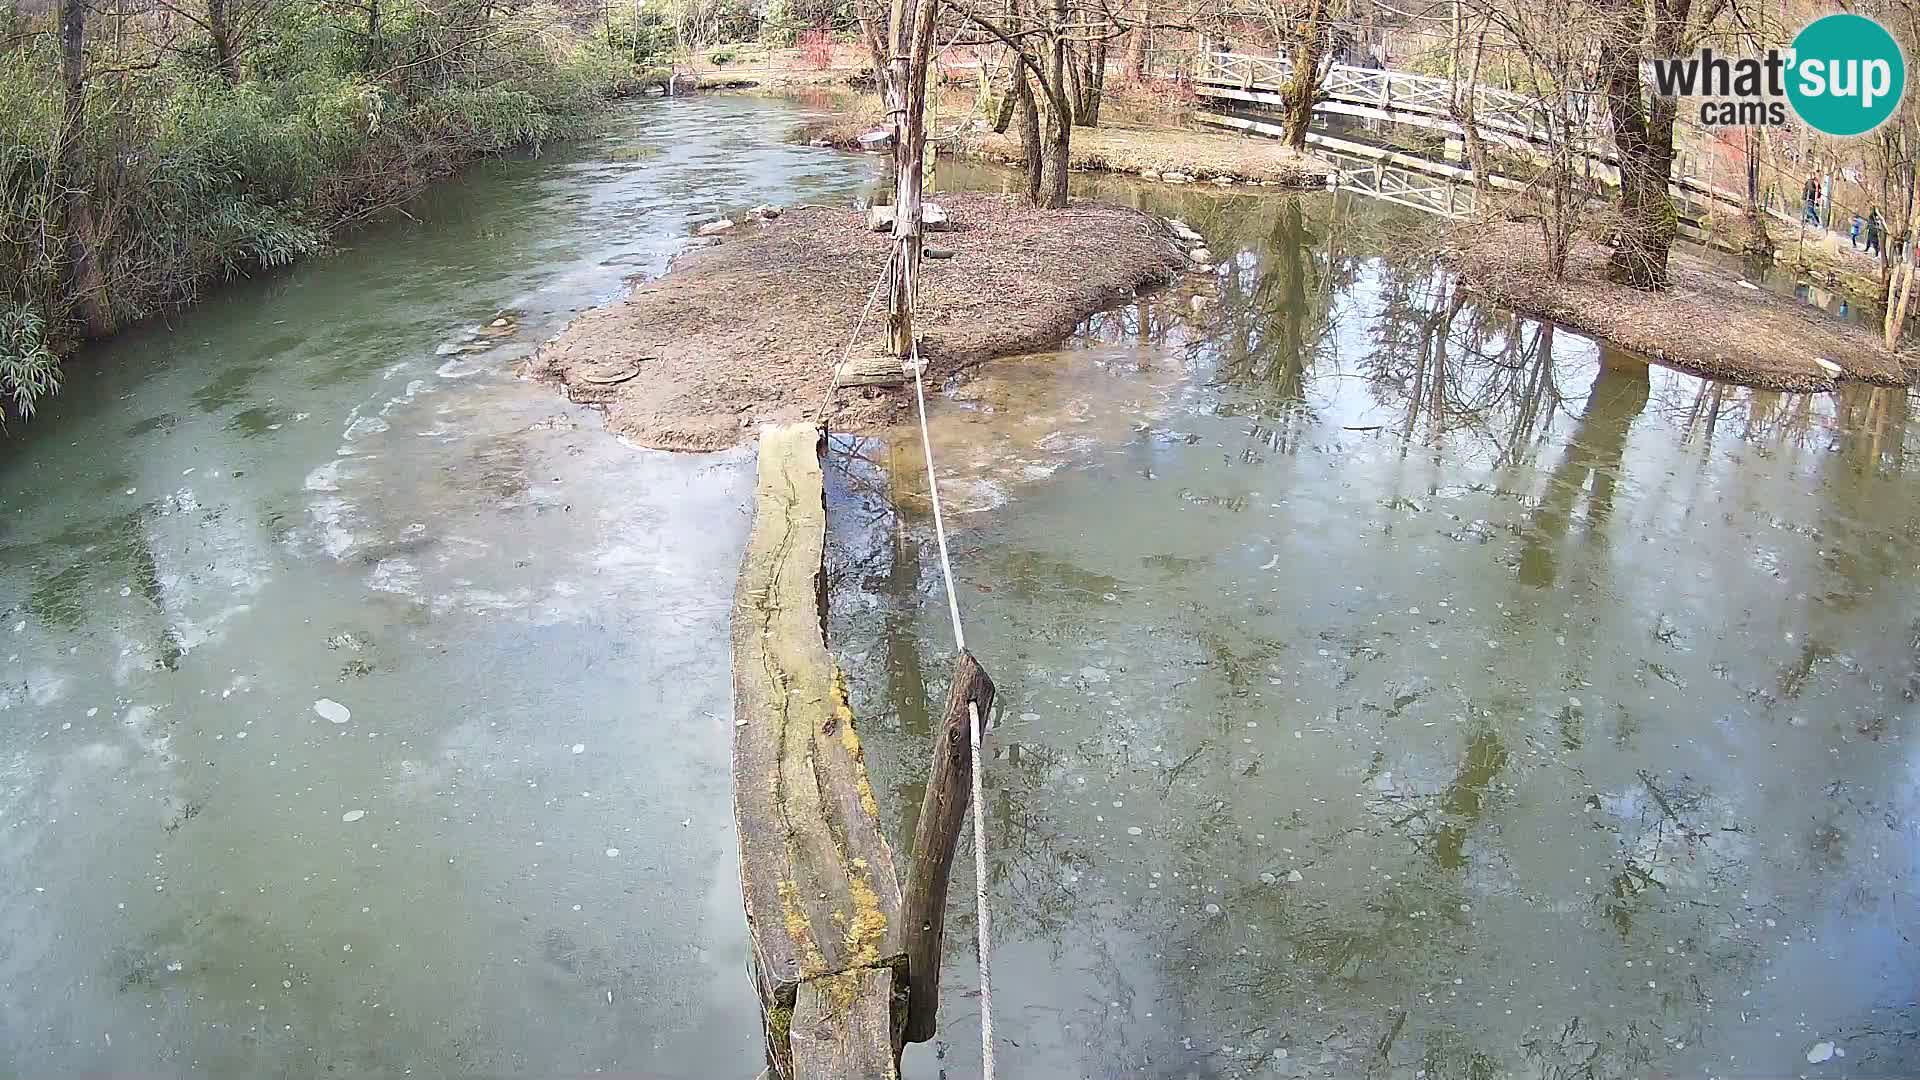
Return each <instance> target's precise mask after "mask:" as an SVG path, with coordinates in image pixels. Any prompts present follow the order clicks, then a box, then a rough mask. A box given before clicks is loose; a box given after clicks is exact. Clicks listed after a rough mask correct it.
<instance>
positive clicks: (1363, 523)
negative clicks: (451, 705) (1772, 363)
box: [832, 182, 1920, 1080]
mask: <svg viewBox="0 0 1920 1080" xmlns="http://www.w3.org/2000/svg"><path fill="white" fill-rule="evenodd" d="M1090 187H1092V188H1094V189H1095V190H1096V191H1097V192H1098V193H1100V194H1103V195H1105V196H1106V197H1109V198H1116V199H1121V200H1127V201H1133V202H1136V203H1139V204H1142V205H1145V206H1147V207H1149V208H1150V209H1155V210H1158V211H1160V212H1162V213H1175V214H1179V215H1181V216H1182V217H1183V218H1184V219H1185V220H1186V221H1188V222H1189V223H1190V224H1192V225H1193V226H1194V227H1196V228H1197V229H1199V231H1200V232H1201V233H1203V234H1204V235H1205V236H1206V237H1207V240H1208V245H1209V247H1210V248H1211V250H1212V251H1213V253H1214V255H1215V257H1216V258H1219V259H1221V260H1223V262H1224V264H1225V268H1224V269H1223V270H1222V271H1221V272H1220V274H1219V275H1218V282H1217V285H1207V286H1199V285H1195V284H1194V283H1191V282H1189V283H1188V284H1186V285H1184V286H1182V287H1180V288H1177V289H1175V290H1172V291H1170V292H1169V293H1165V294H1161V295H1159V296H1154V297H1149V298H1146V299H1143V300H1142V301H1141V302H1139V303H1137V304H1135V305H1132V306H1130V307H1127V308H1123V309H1121V310H1119V311H1116V312H1112V313H1109V314H1108V315H1106V316H1103V317H1101V318H1098V319H1096V320H1094V321H1093V322H1092V323H1091V324H1089V325H1088V326H1087V327H1086V328H1085V329H1084V330H1083V331H1082V333H1081V334H1080V335H1079V336H1078V337H1077V338H1076V340H1075V341H1073V342H1072V343H1070V345H1069V346H1068V347H1067V348H1064V349H1062V350H1061V351H1060V352H1058V353H1056V354H1049V355H1045V356H1039V357H1032V358H1025V359H1017V360H1009V361H1005V362H997V363H995V364H992V365H989V366H987V367H985V368H983V369H981V370H980V371H979V372H978V374H977V375H976V376H975V377H973V378H971V379H969V380H967V381H964V382H961V383H959V384H958V385H956V386H954V387H953V388H951V390H950V392H949V395H948V398H949V400H948V401H947V402H945V403H944V405H943V407H941V408H939V409H937V410H936V412H935V416H934V422H933V428H932V435H931V437H932V441H933V444H934V446H935V448H936V449H935V453H936V457H937V459H938V460H939V461H940V462H941V466H942V470H943V482H942V490H943V495H944V497H945V499H946V500H947V502H948V505H949V507H950V509H952V510H955V511H957V512H955V513H952V514H951V516H950V518H949V529H950V532H951V544H952V548H953V551H954V570H955V574H956V586H957V591H958V594H959V599H960V604H961V607H962V610H963V613H964V617H965V621H966V632H967V641H968V644H969V646H970V647H971V648H972V649H973V650H974V651H975V653H976V654H977V655H978V656H980V657H981V659H982V660H983V662H984V663H985V664H986V665H987V667H988V669H989V670H990V671H991V672H992V673H993V675H994V676H995V677H996V678H997V680H998V683H999V688H1000V698H999V710H1000V713H1001V716H1000V719H999V722H998V726H997V728H996V731H995V733H994V734H993V735H992V736H991V737H990V740H989V742H990V745H991V751H992V753H991V758H990V760H989V761H988V763H987V765H986V787H987V796H986V799H987V805H988V813H989V818H988V822H989V824H988V835H989V841H990V855H989V862H990V878H991V895H992V898H993V905H994V921H993V926H994V930H995V936H996V949H995V974H996V983H995V1021H996V1024H997V1025H998V1030H999V1033H1000V1035H1001V1037H1002V1039H1003V1045H1002V1047H1001V1050H1000V1055H999V1056H1000V1061H1001V1064H1002V1068H1003V1070H1009V1071H1010V1074H1014V1075H1022V1076H1086V1077H1113V1076H1144V1077H1300V1076H1331V1077H1346V1076H1391V1077H1406V1078H1427V1077H1433V1078H1441V1077H1444V1078H1455V1077H1457V1078H1471V1080H1482V1078H1485V1080H1491V1078H1493V1077H1497V1076H1506V1075H1512V1076H1527V1077H1545V1078H1571V1077H1642V1076H1653V1075H1663V1076H1664V1075H1673V1076H1706V1077H1716V1076H1719V1077H1734V1076H1744V1077H1780V1076H1798V1075H1819V1076H1842V1075H1846V1076H1912V1075H1915V1074H1916V1073H1920V1005H1916V1000H1915V999H1916V986H1917V985H1920V949H1917V948H1916V944H1915V942H1914V939H1913V927H1914V926H1915V925H1916V924H1920V901H1916V898H1915V894H1914V890H1913V882H1914V875H1915V871H1916V858H1917V857H1920V843H1916V838H1917V836H1920V813H1917V812H1920V800H1917V799H1916V795H1917V794H1920V772H1917V770H1916V765H1917V764H1920V760H1917V759H1916V754H1915V750H1914V746H1913V732H1914V727H1913V719H1914V715H1915V704H1914V698H1915V694H1916V692H1920V617H1916V614H1915V612H1916V610H1920V604H1917V603H1916V601H1920V588H1917V586H1920V566H1916V561H1920V560H1917V559H1916V554H1917V553H1920V546H1917V545H1916V540H1920V509H1916V508H1917V507H1920V454H1916V453H1915V450H1914V448H1913V446H1912V444H1911V442H1910V441H1909V439H1908V437H1907V436H1908V430H1909V426H1910V420H1909V416H1910V404H1909V399H1908V397H1907V395H1906V394H1905V393H1903V392H1898V391H1888V390H1881V391H1873V390H1863V389H1853V388H1849V389H1848V390H1846V391H1844V392H1842V393H1840V394H1838V395H1819V396H1785V395H1779V394H1768V393H1762V392H1755V391H1748V390H1744V389H1739V388H1732V387H1725V386H1720V385H1717V384H1713V383H1708V382H1705V381H1703V380H1700V379H1696V378H1693V377H1691V376H1687V375H1683V374H1680V373H1677V372H1673V371H1670V370H1666V369H1662V368H1657V367H1654V368H1649V366H1648V365H1646V364H1645V363H1642V362H1640V361H1638V360H1635V359H1633V358H1632V357H1629V356H1624V355H1620V354H1617V353H1615V352H1613V351H1611V350H1608V349H1602V348H1599V347H1597V346H1596V345H1595V343H1593V342H1592V341H1591V340H1588V339H1584V338H1581V337H1579V336H1577V335H1574V334H1571V333H1568V332H1566V331H1565V330H1564V329H1556V328H1554V327H1552V326H1546V325H1542V324H1540V323H1537V322H1534V321H1531V320H1526V319H1516V318H1513V317H1511V316H1509V315H1506V314H1503V313H1501V312H1498V311H1494V310H1489V309H1483V308H1478V307H1476V306H1475V305H1473V304H1471V303H1469V302H1467V300H1466V298H1465V297H1464V296H1462V295H1460V294H1459V293H1458V292H1457V290H1456V288H1455V285H1454V283H1453V281H1452V280H1451V278H1450V277H1449V276H1448V275H1446V274H1445V273H1444V272H1442V271H1440V270H1438V269H1437V268H1436V267H1435V266H1434V265H1433V264H1432V262H1431V261H1430V260H1428V259H1426V258H1425V257H1423V256H1421V255H1419V254H1417V251H1418V248H1419V246H1420V245H1419V244H1418V243H1417V242H1415V241H1416V240H1417V238H1418V236H1419V234H1420V233H1422V232H1423V231H1424V223H1423V222H1421V220H1420V219H1419V218H1417V217H1411V216H1409V215H1405V214H1401V213H1398V212H1396V211H1394V210H1392V209H1391V208H1382V207H1380V206H1378V205H1377V204H1375V205H1369V204H1365V203H1358V202H1354V201H1352V199H1351V198H1350V197H1349V196H1344V195H1343V196H1333V195H1317V196H1311V197H1300V198H1293V197H1285V196H1256V197H1245V196H1236V195H1230V194H1223V193H1219V192H1215V191H1211V190H1196V189H1192V188H1188V189H1168V188H1165V187H1159V186H1150V187H1147V186H1139V185H1132V184H1123V183H1113V182H1105V183H1101V184H1097V185H1090ZM1196 295H1197V296H1199V297H1200V298H1201V299H1200V301H1199V303H1200V304H1201V305H1203V306H1202V307H1201V309H1200V310H1198V311H1196V310H1195V301H1194V299H1193V297H1194V296H1196ZM838 453H839V462H840V464H841V465H842V466H843V467H841V468H837V469H835V470H834V471H833V474H834V476H835V477H836V478H837V485H836V489H835V491H834V495H833V497H834V498H835V499H836V500H837V506H838V508H839V509H838V512H837V513H836V514H835V515H834V517H833V521H834V527H835V529H836V530H837V535H836V545H835V549H836V558H835V568H836V575H835V577H834V580H833V591H832V595H833V597H834V603H835V611H834V620H833V628H832V629H833V635H832V636H833V637H834V639H835V642H836V648H837V651H838V652H839V653H840V654H841V655H842V657H843V661H844V662H845V663H846V664H847V666H848V668H849V670H850V672H851V673H852V681H853V685H854V686H855V687H856V688H858V689H859V690H860V692H861V693H860V700H858V701H857V702H856V709H855V711H856V713H857V714H858V715H860V716H862V717H863V719H864V721H865V723H866V724H867V729H868V735H867V739H866V745H867V748H868V753H869V756H870V760H871V761H872V762H873V763H874V765H873V767H874V769H875V771H876V774H877V776H878V777H880V778H883V779H885V780H886V788H887V790H888V791H889V793H890V797H888V798H884V799H882V800H881V804H882V805H883V806H884V807H885V808H886V810H887V812H888V813H889V814H890V815H892V817H893V821H892V825H893V828H894V830H895V832H894V835H895V836H896V837H897V838H898V839H897V840H896V843H899V844H904V843H905V840H906V838H907V837H909V836H910V835H911V833H910V827H911V822H912V818H913V816H914V815H915V814H916V813H917V810H918V807H919V803H920V794H921V790H922V789H921V786H920V785H921V783H922V782H923V780H924V775H925V769H926V765H925V759H926V753H927V751H926V747H927V745H928V740H929V738H930V734H931V729H930V720H929V716H928V710H929V709H930V708H934V709H937V707H938V703H939V701H940V696H939V695H940V694H941V693H943V691H944V686H945V679H946V672H947V670H948V668H949V664H950V663H951V657H952V655H953V633H952V630H951V629H950V626H949V621H948V615H947V609H946V601H945V593H944V590H943V588H942V587H941V584H940V581H939V572H938V564H937V562H936V561H935V558H934V554H933V552H932V550H931V546H930V542H929V528H930V523H929V520H928V515H927V503H926V500H925V498H924V492H925V487H926V484H925V480H924V474H923V466H922V464H921V461H920V455H919V448H918V445H917V432H902V433H899V434H897V435H895V436H893V437H891V438H887V439H871V438H869V439H857V440H842V442H841V443H840V444H839V446H838ZM963 863H964V860H963ZM969 869H970V867H969V866H966V865H963V867H962V871H961V880H960V881H959V882H958V883H956V886H955V891H956V895H957V896H958V897H961V898H965V897H967V896H970V895H971V885H970V882H971V877H972V875H971V873H969V872H967V871H968V870H969ZM970 906H971V905H969V904H966V903H965V902H964V899H963V900H962V902H961V903H960V904H959V909H958V910H956V911H955V913H954V916H953V921H952V922H950V923H949V927H950V933H951V934H952V935H953V937H952V939H950V941H949V948H948V967H947V970H948V975H947V976H946V977H947V979H948V981H949V990H948V992H947V996H946V998H945V1002H946V1010H947V1011H946V1014H945V1015H944V1016H943V1027H942V1043H941V1044H940V1045H938V1046H936V1047H935V1048H933V1052H931V1053H929V1052H927V1051H925V1050H922V1049H919V1048H916V1049H915V1050H913V1051H911V1052H910V1054H909V1058H908V1064H909V1074H910V1075H914V1074H917V1075H924V1076H933V1075H947V1076H955V1077H963V1076H971V1075H977V1069H978V1054H979V1051H978V1042H977V1038H978V1035H977V1030H978V1029H977V1024H978V1008H979V1006H978V1000H977V998H976V997H974V996H973V988H974V986H975V985H976V983H975V976H974V961H973V956H974V952H973V944H972V937H971V935H972V933H973V930H974V919H973V917H972V912H971V911H970V910H967V909H969V908H970Z"/></svg>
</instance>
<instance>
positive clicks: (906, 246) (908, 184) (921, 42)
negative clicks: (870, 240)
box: [887, 0, 940, 360]
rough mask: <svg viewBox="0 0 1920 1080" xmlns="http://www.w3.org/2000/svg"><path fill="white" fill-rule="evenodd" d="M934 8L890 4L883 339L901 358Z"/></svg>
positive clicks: (910, 301) (913, 264) (912, 271)
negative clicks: (888, 226)
mask: <svg viewBox="0 0 1920 1080" xmlns="http://www.w3.org/2000/svg"><path fill="white" fill-rule="evenodd" d="M939 6H940V0H918V2H917V3H912V4H909V3H907V2H906V0H894V5H893V34H892V39H893V57H892V59H891V61H890V62H889V64H888V75H887V84H888V85H887V109H888V111H889V112H892V113H893V171H894V177H893V286H892V288H891V289H889V290H888V294H887V338H888V342H889V344H890V345H891V346H892V351H893V355H894V356H896V357H899V358H900V359H902V360H905V359H906V358H907V357H908V355H909V354H911V353H912V351H913V305H914V298H915V295H916V293H917V292H918V291H919V287H920V247H921V235H920V216H921V214H920V194H921V185H922V184H923V183H924V180H923V178H922V173H921V169H922V168H923V161H924V160H925V157H926V149H927V123H926V112H927V61H928V59H929V57H930V56H931V54H932V47H933V22H934V16H935V14H936V13H937V11H938V8H939ZM909 20H911V25H909Z"/></svg>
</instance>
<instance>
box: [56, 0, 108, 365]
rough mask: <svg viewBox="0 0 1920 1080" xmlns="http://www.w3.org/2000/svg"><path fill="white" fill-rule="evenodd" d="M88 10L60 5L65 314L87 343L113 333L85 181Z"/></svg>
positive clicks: (68, 1)
mask: <svg viewBox="0 0 1920 1080" xmlns="http://www.w3.org/2000/svg"><path fill="white" fill-rule="evenodd" d="M87 4H88V0H61V2H60V89H61V125H60V126H61V130H60V153H59V158H58V168H59V172H60V189H61V190H62V191H63V192H64V193H65V194H64V198H63V203H64V207H63V208H64V210H65V214H64V218H63V220H62V223H61V230H62V231H61V239H62V244H61V247H62V255H63V257H64V260H63V261H64V266H63V267H62V270H63V274H62V275H61V276H60V279H59V280H60V281H61V284H62V286H63V289H64V292H65V297H64V299H65V304H64V307H65V309H66V312H67V313H68V314H70V315H71V316H72V317H74V318H77V319H79V320H80V323H81V325H82V326H83V327H84V328H85V330H86V333H87V335H88V336H90V337H100V336H104V335H106V334H109V333H111V332H112V331H113V318H112V314H111V311H110V309H109V306H108V304H107V283H106V278H105V276H104V275H102V273H101V272H100V262H99V257H98V253H97V252H95V251H94V233H95V231H96V230H95V228H94V217H93V205H92V202H91V201H90V200H91V196H92V190H91V189H92V187H93V181H94V177H92V176H89V175H87V156H86V146H85V143H84V142H83V137H84V134H85V131H86V121H87Z"/></svg>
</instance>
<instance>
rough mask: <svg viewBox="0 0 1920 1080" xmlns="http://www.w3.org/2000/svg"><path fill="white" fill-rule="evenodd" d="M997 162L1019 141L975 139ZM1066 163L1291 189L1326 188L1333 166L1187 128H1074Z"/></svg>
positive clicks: (1263, 142)
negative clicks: (1175, 174)
mask: <svg viewBox="0 0 1920 1080" xmlns="http://www.w3.org/2000/svg"><path fill="white" fill-rule="evenodd" d="M977 149H978V152H979V153H980V154H982V155H983V156H985V157H988V158H991V159H993V160H996V161H1019V160H1021V155H1020V140H1019V138H1018V137H1017V136H1013V135H994V134H991V133H989V134H988V135H986V136H985V137H983V138H981V139H980V140H979V142H978V144H977ZM1068 165H1069V167H1071V168H1073V169H1077V170H1090V171H1099V172H1122V173H1143V172H1145V173H1154V174H1160V175H1164V174H1167V173H1177V174H1180V175H1182V176H1185V177H1189V178H1191V179H1194V180H1214V179H1227V180H1234V181H1239V182H1242V183H1254V184H1271V185H1276V186H1280V187H1289V188H1323V187H1325V186H1327V178H1328V177H1329V176H1330V175H1331V174H1332V172H1333V170H1332V169H1331V168H1329V167H1328V166H1327V164H1326V163H1325V162H1322V161H1320V160H1319V159H1318V158H1314V157H1310V156H1308V155H1306V154H1301V153H1297V152H1295V151H1293V150H1292V149H1290V148H1288V147H1287V146H1286V145H1285V144H1283V143H1279V142H1276V141H1274V140H1272V139H1266V138H1259V137H1254V136H1243V135H1221V134H1217V133H1214V132H1210V131H1190V130H1187V129H1184V128H1168V129H1155V130H1148V129H1143V128H1111V127H1099V128H1075V129H1074V130H1073V142H1072V143H1071V145H1070V146H1069V147H1068Z"/></svg>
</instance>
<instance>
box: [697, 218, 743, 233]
mask: <svg viewBox="0 0 1920 1080" xmlns="http://www.w3.org/2000/svg"><path fill="white" fill-rule="evenodd" d="M731 228H733V219H732V218H721V219H720V220H718V221H709V222H707V223H706V224H705V225H702V226H700V227H699V228H698V229H695V230H693V232H694V235H696V236H713V235H715V234H716V233H723V232H726V231H727V230H728V229H731Z"/></svg>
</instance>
